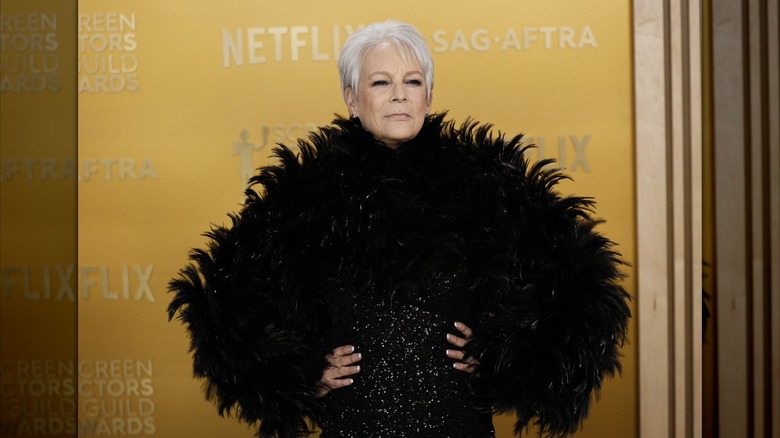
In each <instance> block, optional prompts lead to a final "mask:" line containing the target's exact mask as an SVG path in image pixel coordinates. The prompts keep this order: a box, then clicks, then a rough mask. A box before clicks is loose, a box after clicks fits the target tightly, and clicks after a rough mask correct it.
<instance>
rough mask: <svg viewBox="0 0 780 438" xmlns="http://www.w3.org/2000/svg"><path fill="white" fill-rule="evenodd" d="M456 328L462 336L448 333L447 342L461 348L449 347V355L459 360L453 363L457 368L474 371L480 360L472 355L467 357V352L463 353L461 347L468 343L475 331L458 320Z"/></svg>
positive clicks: (469, 371)
mask: <svg viewBox="0 0 780 438" xmlns="http://www.w3.org/2000/svg"><path fill="white" fill-rule="evenodd" d="M455 328H456V329H458V331H459V332H460V335H461V336H462V337H460V336H456V335H453V334H451V333H447V342H449V343H450V344H452V345H454V346H456V347H458V348H459V349H457V350H453V349H447V357H450V358H452V359H455V360H458V361H459V362H455V363H454V364H452V366H453V367H455V369H458V370H461V371H465V372H467V373H473V372H474V369H475V368H476V367H477V365H479V362H478V361H477V360H476V359H474V358H472V357H469V358H465V354H464V353H463V350H461V349H460V348H463V347H464V346H465V345H466V343H467V342H468V341H469V339H470V338H471V336H472V335H473V332H472V331H471V329H470V328H469V326H467V325H466V324H463V323H462V322H456V323H455Z"/></svg>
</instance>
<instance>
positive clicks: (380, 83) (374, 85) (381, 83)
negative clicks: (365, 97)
mask: <svg viewBox="0 0 780 438" xmlns="http://www.w3.org/2000/svg"><path fill="white" fill-rule="evenodd" d="M383 85H387V81H382V80H380V81H374V82H371V86H372V87H381V86H383Z"/></svg>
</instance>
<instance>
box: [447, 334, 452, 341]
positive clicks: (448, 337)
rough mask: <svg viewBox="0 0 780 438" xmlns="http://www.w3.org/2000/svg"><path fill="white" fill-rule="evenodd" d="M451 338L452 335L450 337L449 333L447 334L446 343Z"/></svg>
mask: <svg viewBox="0 0 780 438" xmlns="http://www.w3.org/2000/svg"><path fill="white" fill-rule="evenodd" d="M451 337H452V335H451V334H449V333H447V340H448V341H449V340H450V338H451Z"/></svg>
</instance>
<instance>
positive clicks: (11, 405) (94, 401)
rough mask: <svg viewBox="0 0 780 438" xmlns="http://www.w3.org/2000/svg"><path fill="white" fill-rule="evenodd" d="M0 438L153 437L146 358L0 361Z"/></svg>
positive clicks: (150, 376)
mask: <svg viewBox="0 0 780 438" xmlns="http://www.w3.org/2000/svg"><path fill="white" fill-rule="evenodd" d="M0 377H2V379H1V380H0V382H1V383H0V396H1V397H0V399H1V400H2V402H0V403H1V404H2V412H4V413H5V414H7V415H4V417H3V418H2V424H0V430H2V436H33V435H34V436H46V435H58V436H75V435H76V434H78V436H135V435H155V434H156V432H157V426H156V424H155V416H154V415H155V410H156V408H155V403H154V400H153V398H152V397H153V395H154V381H153V377H154V370H153V364H152V361H151V360H149V359H107V360H82V361H79V362H78V363H76V362H74V361H72V360H54V359H44V360H41V359H27V360H14V361H2V362H0Z"/></svg>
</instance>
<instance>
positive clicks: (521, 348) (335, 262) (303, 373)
mask: <svg viewBox="0 0 780 438" xmlns="http://www.w3.org/2000/svg"><path fill="white" fill-rule="evenodd" d="M445 117H446V114H445V113H439V114H433V115H431V116H429V117H428V119H427V121H426V123H425V124H424V126H423V128H422V130H421V132H420V134H419V135H418V136H417V137H416V138H415V139H413V140H411V141H409V142H407V143H404V144H402V145H400V146H399V147H398V149H397V150H392V149H389V148H387V147H385V146H384V145H382V144H381V143H379V142H377V141H376V140H374V139H373V138H372V137H371V135H370V134H369V133H367V132H366V131H364V130H363V129H362V127H361V126H360V123H359V121H354V120H346V119H343V118H337V119H336V120H334V122H333V123H332V124H331V125H329V126H326V127H323V128H320V129H319V130H317V131H315V132H312V133H311V134H310V135H309V138H308V139H307V140H301V141H299V143H298V148H297V149H298V151H297V152H295V151H293V150H292V149H290V148H287V147H284V146H280V147H278V148H277V149H276V150H275V153H276V156H277V157H278V158H279V164H277V165H275V166H270V167H266V168H262V169H260V171H259V172H258V174H257V175H256V176H255V177H253V178H252V180H251V185H250V187H249V189H248V190H247V192H246V201H245V204H244V206H243V208H242V210H241V211H240V212H238V213H237V214H232V215H230V224H229V226H214V227H212V229H211V230H210V231H209V232H208V233H206V235H207V236H208V237H209V244H208V245H207V248H205V249H196V250H193V252H192V253H191V263H190V264H189V265H188V266H186V267H185V268H184V269H182V271H181V272H180V274H179V276H178V277H177V278H176V279H174V280H172V281H171V282H170V285H169V289H170V291H171V292H172V293H173V298H172V301H171V304H170V306H169V308H168V314H169V318H174V317H176V316H177V315H178V318H179V319H180V320H181V321H182V322H183V323H184V324H185V326H186V327H187V329H188V331H189V335H190V339H191V344H190V349H191V351H192V353H193V361H194V365H193V367H194V373H195V375H196V376H197V377H200V378H204V379H205V382H206V383H205V385H206V386H205V392H206V396H207V397H208V398H209V399H210V400H213V401H214V402H215V403H216V404H217V407H218V410H219V412H220V414H234V415H236V416H237V417H238V418H239V419H240V420H242V421H245V422H248V423H257V422H259V427H258V436H260V437H272V436H279V437H285V438H288V437H296V436H305V435H307V434H308V433H309V431H310V429H311V427H312V426H313V425H314V424H316V423H317V422H318V421H319V418H321V415H322V413H323V410H325V409H327V406H326V404H325V403H321V402H320V401H318V399H316V398H315V397H314V394H315V392H316V390H317V386H316V385H317V383H318V381H319V379H320V377H321V375H322V372H323V370H324V369H325V366H326V365H327V363H326V362H325V359H324V356H325V355H326V354H327V353H328V352H329V351H330V350H331V349H332V348H333V347H334V346H335V345H334V343H335V342H336V340H337V339H339V330H340V329H339V327H341V325H340V324H342V321H340V318H341V315H340V313H339V308H338V305H337V302H338V300H337V299H334V297H338V296H339V291H340V290H343V288H345V287H348V288H353V289H354V290H357V291H361V290H364V289H367V288H369V287H371V285H372V284H380V285H382V287H383V289H384V290H386V291H387V294H388V300H389V301H390V302H392V301H393V299H395V298H397V297H404V296H413V295H415V294H420V293H425V291H426V285H427V283H428V281H429V280H430V278H431V276H432V275H433V274H434V273H435V272H439V271H442V270H452V269H458V270H460V271H462V272H465V273H466V276H467V284H468V285H469V288H470V290H471V291H472V293H471V296H472V299H471V300H470V301H469V302H468V303H464V304H463V305H464V306H468V307H469V310H470V311H471V313H472V315H473V316H474V318H473V321H474V325H475V327H474V330H475V335H474V336H473V337H472V339H471V340H470V341H469V343H468V345H467V349H466V351H467V353H468V354H469V355H470V356H473V357H475V358H477V359H478V360H479V362H480V365H479V366H478V369H477V372H476V373H474V374H472V376H471V387H472V388H473V390H474V391H475V393H476V394H477V395H478V396H479V398H480V400H481V401H482V403H483V407H484V408H485V409H492V410H494V411H495V412H515V413H516V414H517V417H518V420H517V423H516V429H517V431H518V432H519V431H521V430H522V429H523V428H525V427H526V426H527V425H528V424H529V423H530V422H535V423H536V424H538V425H539V426H540V428H541V431H542V432H543V433H544V434H547V435H549V436H557V435H563V434H566V433H569V432H572V431H574V430H576V429H577V428H578V427H579V425H580V424H581V422H582V420H583V419H584V418H585V417H586V416H587V414H588V410H589V406H590V402H591V398H592V396H593V394H594V393H597V392H598V391H599V389H600V387H601V382H602V379H603V378H604V376H607V375H612V374H613V373H615V372H616V371H619V370H620V364H619V361H618V358H619V348H620V346H621V345H622V343H623V342H624V341H625V338H626V330H627V320H628V318H629V317H630V314H629V309H628V306H627V304H626V299H627V298H628V295H627V294H626V292H625V291H624V290H623V288H622V287H621V286H620V280H621V278H622V274H621V272H620V269H619V267H620V264H621V261H620V256H619V254H618V253H616V252H615V251H614V250H613V243H612V242H611V241H609V240H608V239H607V238H605V237H603V236H602V235H600V234H599V233H598V232H596V231H595V227H596V225H597V224H598V221H596V220H594V219H592V218H591V215H592V208H593V202H592V200H590V199H587V198H581V197H565V196H561V195H560V194H558V193H556V192H555V186H556V184H557V183H558V182H559V181H560V180H561V179H562V178H565V176H564V175H563V174H562V173H561V172H559V171H557V170H554V169H552V168H551V166H550V165H551V162H550V161H542V162H539V163H536V164H534V165H531V164H529V162H528V161H527V160H526V159H525V158H524V156H523V152H524V151H525V149H526V146H524V145H523V143H522V136H515V137H513V138H510V139H507V138H505V137H504V136H503V135H501V134H494V132H493V130H492V127H491V126H490V125H481V124H479V123H477V122H475V121H472V120H468V121H466V123H464V124H462V125H460V126H456V125H455V123H454V122H452V121H445Z"/></svg>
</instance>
